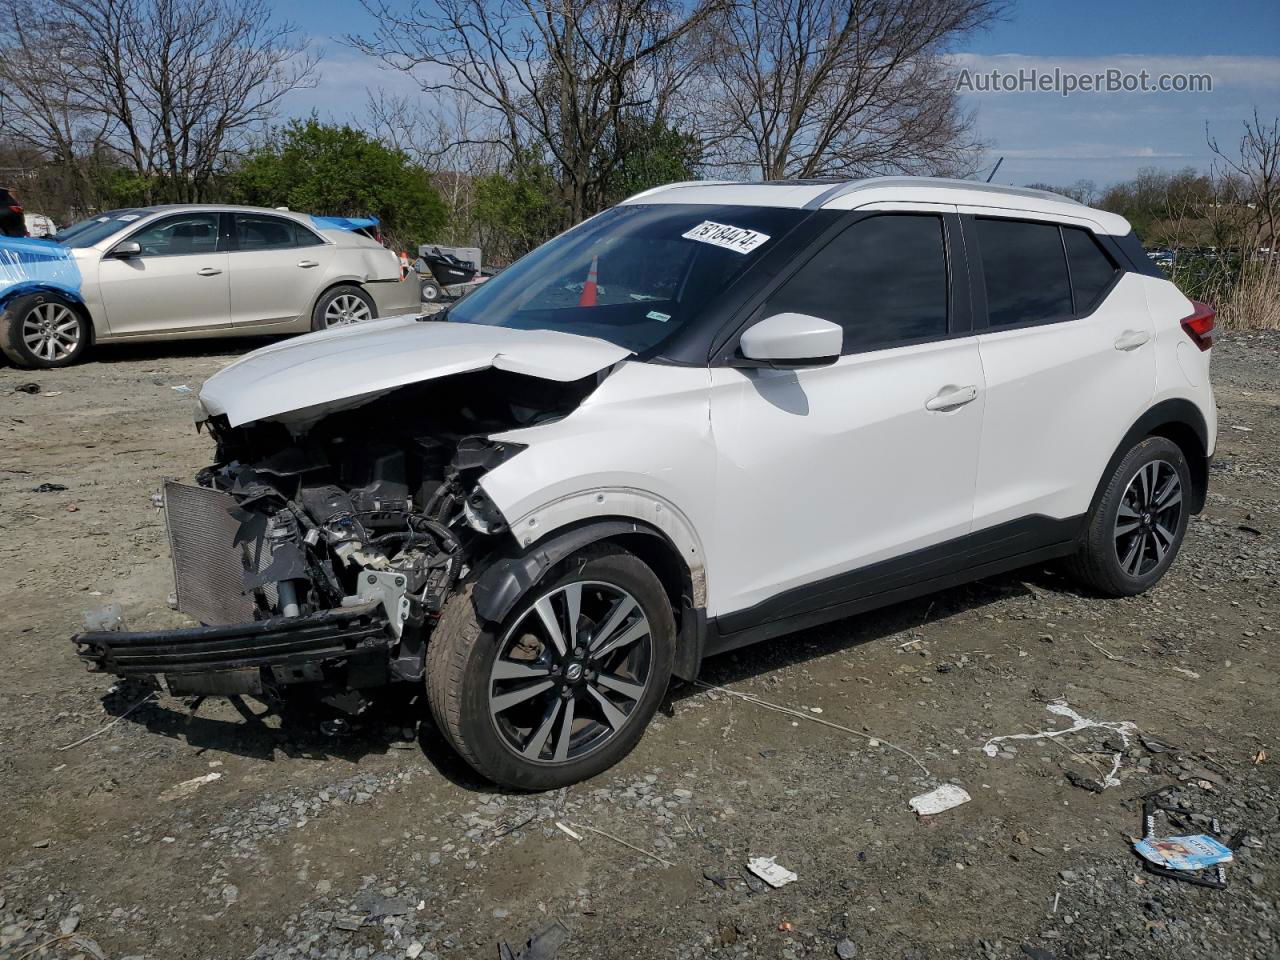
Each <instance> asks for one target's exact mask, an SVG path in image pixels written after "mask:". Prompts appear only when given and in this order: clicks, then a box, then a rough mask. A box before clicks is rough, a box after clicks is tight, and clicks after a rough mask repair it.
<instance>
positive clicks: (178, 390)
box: [169, 383, 191, 393]
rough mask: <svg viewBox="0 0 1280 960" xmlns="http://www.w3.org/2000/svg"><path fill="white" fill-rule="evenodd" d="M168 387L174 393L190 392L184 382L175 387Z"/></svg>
mask: <svg viewBox="0 0 1280 960" xmlns="http://www.w3.org/2000/svg"><path fill="white" fill-rule="evenodd" d="M169 389H170V390H172V391H173V392H174V393H190V392H191V388H190V387H188V386H187V385H186V384H185V383H180V384H178V385H177V386H176V387H170V388H169Z"/></svg>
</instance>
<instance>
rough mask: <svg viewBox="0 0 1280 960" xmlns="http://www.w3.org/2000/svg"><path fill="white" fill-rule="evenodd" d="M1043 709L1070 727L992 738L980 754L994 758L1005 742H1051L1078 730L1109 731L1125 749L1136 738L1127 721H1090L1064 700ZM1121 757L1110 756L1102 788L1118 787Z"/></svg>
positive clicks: (1117, 754) (1136, 732)
mask: <svg viewBox="0 0 1280 960" xmlns="http://www.w3.org/2000/svg"><path fill="white" fill-rule="evenodd" d="M1045 709H1046V710H1048V711H1049V712H1050V713H1052V714H1055V715H1057V716H1060V717H1067V718H1068V719H1070V720H1071V726H1069V727H1063V728H1062V729H1060V730H1041V731H1038V732H1036V733H1010V734H1006V735H1005V736H1003V737H992V738H991V739H990V740H988V741H987V742H986V743H985V744H983V746H982V752H983V753H985V754H986V755H987V756H988V757H994V756H995V755H996V754H997V753H999V749H1000V748H999V747H997V746H996V744H997V743H1000V742H1002V741H1005V740H1045V739H1048V740H1052V739H1054V738H1055V737H1061V736H1064V735H1066V734H1068V733H1076V732H1078V731H1080V730H1090V729H1094V728H1099V729H1103V730H1110V731H1112V732H1113V733H1115V734H1118V735H1119V737H1120V742H1121V745H1122V746H1123V747H1125V748H1127V747H1128V746H1129V737H1130V735H1133V736H1136V735H1137V734H1138V728H1137V726H1135V725H1134V724H1133V723H1131V722H1130V721H1128V720H1090V719H1088V718H1086V717H1082V716H1080V714H1078V713H1076V712H1075V711H1074V710H1072V709H1071V707H1069V706H1067V702H1066V701H1065V700H1054V701H1053V702H1052V703H1049V704H1046V705H1045ZM1122 756H1123V752H1122V751H1116V752H1115V753H1114V754H1113V755H1112V761H1111V771H1110V772H1109V773H1108V774H1107V775H1106V776H1104V777H1103V778H1102V780H1101V781H1100V783H1101V785H1102V787H1103V788H1104V789H1105V788H1107V787H1116V786H1119V785H1120V781H1119V780H1118V779H1116V773H1117V772H1118V771H1119V770H1120V760H1121V757H1122Z"/></svg>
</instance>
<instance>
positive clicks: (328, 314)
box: [324, 293, 373, 327]
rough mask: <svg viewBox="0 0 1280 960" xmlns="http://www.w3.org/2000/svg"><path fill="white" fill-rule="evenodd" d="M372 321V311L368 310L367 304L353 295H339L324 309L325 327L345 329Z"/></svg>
mask: <svg viewBox="0 0 1280 960" xmlns="http://www.w3.org/2000/svg"><path fill="white" fill-rule="evenodd" d="M372 319H373V311H372V310H370V309H369V304H367V303H366V302H365V301H364V299H363V298H362V297H359V296H357V295H356V294H354V293H341V294H339V295H338V296H336V297H334V298H333V299H332V300H330V301H329V304H328V306H326V307H325V308H324V325H325V326H326V327H345V326H348V325H349V324H352V323H363V322H364V321H366V320H372Z"/></svg>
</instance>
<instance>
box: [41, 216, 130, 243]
mask: <svg viewBox="0 0 1280 960" xmlns="http://www.w3.org/2000/svg"><path fill="white" fill-rule="evenodd" d="M148 213H150V211H149V210H108V211H107V212H106V213H100V214H98V216H96V217H90V218H89V219H88V220H81V221H80V222H79V223H73V224H72V225H71V226H69V227H67V228H66V229H65V230H59V231H58V232H57V233H56V234H54V235H53V236H52V237H50V238H49V239H50V240H56V241H57V242H58V243H60V244H62V245H63V246H64V247H77V248H79V247H92V246H93V245H94V244H95V243H98V242H99V241H102V240H105V239H107V237H109V236H111V235H112V234H113V233H119V232H120V231H121V230H123V229H124V228H125V227H127V226H128V225H129V224H131V223H133V222H134V221H135V220H138V219H139V218H141V217H145V216H146V215H147V214H148Z"/></svg>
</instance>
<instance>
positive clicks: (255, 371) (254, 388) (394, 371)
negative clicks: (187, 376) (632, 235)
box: [200, 316, 631, 427]
mask: <svg viewBox="0 0 1280 960" xmlns="http://www.w3.org/2000/svg"><path fill="white" fill-rule="evenodd" d="M630 354H631V351H629V350H627V349H626V348H625V347H619V346H617V345H616V344H613V343H609V342H608V341H607V340H599V339H597V338H595V337H582V336H578V335H576V334H571V333H557V332H554V331H550V330H513V329H510V328H507V327H487V326H481V325H479V324H472V323H447V322H440V321H433V320H428V321H420V320H418V319H417V317H416V316H405V317H391V318H388V319H385V320H374V321H372V322H370V323H362V324H355V325H352V326H348V327H337V328H335V329H332V330H324V331H321V332H319V333H310V334H306V335H304V336H301V337H295V338H293V339H291V340H283V341H281V342H279V343H274V344H271V345H270V346H268V347H263V348H262V349H260V350H255V351H254V352H253V353H250V354H246V355H245V356H243V357H241V358H240V359H239V360H236V361H235V362H234V363H232V364H230V365H229V366H227V367H224V368H223V369H222V370H220V371H219V372H218V373H216V374H214V375H213V376H212V377H210V378H209V379H208V380H207V381H205V385H204V386H203V387H202V388H201V390H200V405H201V407H202V408H203V410H204V414H205V417H209V416H217V415H219V414H225V415H226V417H227V421H228V422H229V423H230V424H231V426H233V427H234V426H239V425H240V424H242V423H251V422H253V421H254V420H265V419H272V418H274V419H285V418H284V417H282V415H285V414H287V415H289V416H288V417H287V419H289V420H291V421H293V420H299V421H306V420H310V419H312V417H311V416H308V412H312V413H314V414H318V415H322V414H327V413H330V412H332V411H334V410H338V409H342V408H343V407H346V406H353V405H354V403H345V402H343V401H354V402H361V403H362V402H364V401H365V400H368V399H371V398H372V397H374V396H377V395H378V394H381V393H385V392H386V391H388V390H393V389H395V388H396V387H403V386H406V385H407V384H411V383H422V382H424V381H427V380H436V379H439V378H440V377H447V376H452V375H454V374H458V373H471V372H474V371H477V370H484V369H485V368H487V367H493V368H495V369H497V370H505V371H507V372H509V373H522V374H526V375H528V376H532V377H541V378H543V379H546V380H557V381H561V382H565V383H567V382H569V381H572V380H581V379H582V378H583V377H587V376H590V375H591V374H593V373H596V372H598V371H600V370H603V369H605V368H606V367H610V366H612V365H613V364H615V363H617V362H618V361H619V360H622V359H623V358H624V357H627V356H630ZM202 419H203V418H202Z"/></svg>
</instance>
